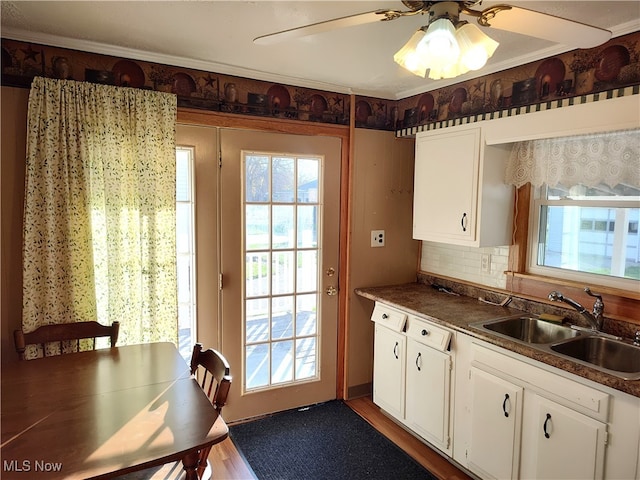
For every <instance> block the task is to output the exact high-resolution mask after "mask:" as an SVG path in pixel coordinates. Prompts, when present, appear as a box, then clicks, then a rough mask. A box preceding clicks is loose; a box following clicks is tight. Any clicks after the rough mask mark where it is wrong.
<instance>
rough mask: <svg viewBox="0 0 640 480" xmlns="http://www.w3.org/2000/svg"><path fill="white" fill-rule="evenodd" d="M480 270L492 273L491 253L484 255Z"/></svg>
mask: <svg viewBox="0 0 640 480" xmlns="http://www.w3.org/2000/svg"><path fill="white" fill-rule="evenodd" d="M480 268H481V270H482V271H483V272H486V273H490V272H491V255H490V254H489V253H483V254H482V259H481V261H480Z"/></svg>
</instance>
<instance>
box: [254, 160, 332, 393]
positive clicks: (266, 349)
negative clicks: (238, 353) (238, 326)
mask: <svg viewBox="0 0 640 480" xmlns="http://www.w3.org/2000/svg"><path fill="white" fill-rule="evenodd" d="M320 162H321V160H320V159H319V158H296V157H294V156H285V155H268V154H253V153H252V154H245V155H244V166H245V168H244V175H245V180H244V182H243V183H244V186H245V194H244V213H245V219H244V228H245V235H244V239H245V245H244V250H245V288H244V297H245V305H244V306H245V324H244V332H245V337H244V339H245V349H244V351H245V389H246V390H247V391H251V390H257V389H264V388H269V387H277V386H282V385H284V384H290V383H293V382H296V381H308V380H312V379H315V378H317V377H318V365H319V363H318V358H317V357H318V347H319V345H318V343H319V342H318V340H317V336H318V334H319V331H318V323H317V311H318V302H319V300H320V296H319V295H318V292H317V288H318V284H319V281H318V277H319V270H318V266H319V247H320V246H319V244H318V237H319V235H318V219H319V209H320V204H319V195H318V186H319V180H320V178H319V172H320Z"/></svg>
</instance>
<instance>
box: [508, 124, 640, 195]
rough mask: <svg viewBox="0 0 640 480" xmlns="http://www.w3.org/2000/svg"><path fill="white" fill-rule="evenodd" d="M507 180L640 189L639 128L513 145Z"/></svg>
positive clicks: (539, 183) (518, 184)
mask: <svg viewBox="0 0 640 480" xmlns="http://www.w3.org/2000/svg"><path fill="white" fill-rule="evenodd" d="M506 182H507V183H508V184H511V185H515V186H516V187H520V186H522V185H524V184H525V183H527V182H531V185H533V186H534V187H539V186H540V185H542V184H543V183H546V184H547V185H549V186H551V187H554V186H556V185H558V184H562V185H564V186H566V187H571V186H574V185H586V186H589V187H594V186H597V185H599V184H605V185H608V186H609V187H615V186H616V185H618V184H623V185H629V186H632V187H636V188H640V130H623V131H617V132H609V133H599V134H592V135H580V136H572V137H562V138H547V139H543V140H531V141H526V142H517V143H515V144H514V146H513V149H512V151H511V156H510V158H509V163H508V165H507V172H506Z"/></svg>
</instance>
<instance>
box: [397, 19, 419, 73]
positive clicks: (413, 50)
mask: <svg viewBox="0 0 640 480" xmlns="http://www.w3.org/2000/svg"><path fill="white" fill-rule="evenodd" d="M424 36H425V32H424V30H423V29H419V30H418V31H417V32H416V33H414V34H413V35H412V36H411V38H410V39H409V41H408V42H407V43H405V44H404V46H403V47H402V48H401V49H400V50H398V51H397V52H396V53H395V55H394V56H393V60H394V62H396V63H397V64H398V65H400V66H401V67H403V68H405V69H406V70H409V71H410V72H411V73H413V74H414V75H418V76H419V77H423V78H424V77H425V76H426V73H427V64H426V61H425V58H424V56H423V55H420V54H419V53H418V51H417V47H418V44H419V43H420V41H421V40H422V39H423V38H424Z"/></svg>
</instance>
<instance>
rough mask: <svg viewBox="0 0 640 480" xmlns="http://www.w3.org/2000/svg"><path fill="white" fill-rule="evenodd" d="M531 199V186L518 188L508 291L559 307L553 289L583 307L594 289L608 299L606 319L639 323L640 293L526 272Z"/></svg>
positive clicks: (506, 289) (590, 299)
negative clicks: (551, 295)
mask: <svg viewBox="0 0 640 480" xmlns="http://www.w3.org/2000/svg"><path fill="white" fill-rule="evenodd" d="M531 196H532V187H531V184H530V183H526V184H524V185H522V186H521V187H518V188H517V189H516V192H515V203H514V222H513V226H514V231H513V243H512V245H511V247H510V248H509V263H508V265H509V269H508V271H507V272H505V273H506V276H507V281H506V288H505V291H506V292H508V293H511V294H514V295H517V296H520V297H522V298H527V299H531V300H534V301H539V302H542V303H547V304H550V305H553V306H556V307H557V306H558V305H557V304H556V303H552V302H551V301H549V300H548V295H549V292H551V291H552V290H562V293H563V294H565V295H566V296H568V297H571V298H573V299H575V300H576V301H579V302H584V303H583V305H590V304H591V302H592V301H593V299H592V298H590V297H589V296H588V295H587V294H586V293H584V287H585V286H589V287H591V288H592V290H594V291H596V292H597V293H599V294H602V295H604V296H605V302H606V311H605V316H606V317H607V318H615V319H618V320H626V321H630V322H632V323H638V322H639V319H638V309H639V308H640V292H633V291H629V290H623V289H619V288H613V287H607V286H604V285H601V284H597V283H585V282H584V281H580V282H578V281H573V280H567V279H560V278H557V277H550V276H545V275H539V274H533V273H529V272H527V260H528V258H527V253H528V246H529V223H530V210H529V209H530V205H531Z"/></svg>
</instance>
